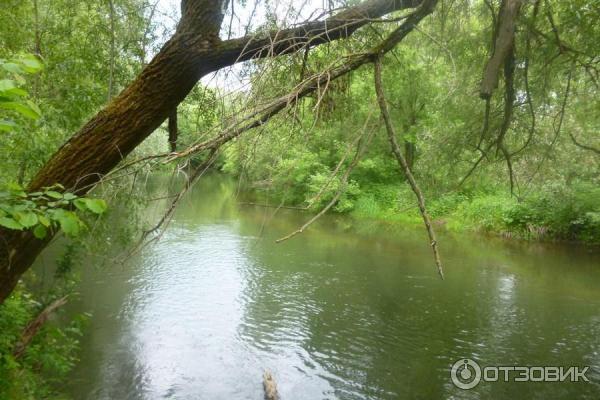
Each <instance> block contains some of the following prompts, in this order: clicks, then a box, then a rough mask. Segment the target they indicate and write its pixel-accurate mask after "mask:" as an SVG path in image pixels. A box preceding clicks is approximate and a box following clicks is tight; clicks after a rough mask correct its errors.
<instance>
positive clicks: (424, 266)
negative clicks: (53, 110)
mask: <svg viewBox="0 0 600 400" xmlns="http://www.w3.org/2000/svg"><path fill="white" fill-rule="evenodd" d="M235 189H236V187H235V184H232V183H231V182H228V181H225V180H223V179H219V178H209V179H208V180H206V181H205V182H203V183H201V184H199V185H198V186H197V187H196V188H195V189H194V191H193V193H191V194H190V196H188V198H187V199H186V200H185V201H184V202H183V203H182V204H181V206H180V208H179V210H178V212H177V214H176V216H175V218H174V220H173V222H172V223H171V225H170V227H169V229H168V231H167V232H166V234H165V236H164V237H163V239H162V240H161V241H159V242H157V243H156V244H154V245H152V246H149V247H146V248H145V249H144V250H143V251H142V252H141V253H140V254H139V255H137V256H135V257H133V258H132V259H130V260H129V262H128V263H127V265H125V266H120V265H119V266H114V267H112V268H108V269H107V268H106V267H104V268H101V269H99V268H94V267H93V266H92V265H89V266H87V267H86V269H85V271H84V273H83V281H82V283H81V286H80V292H81V299H80V301H78V302H77V303H76V304H72V305H71V306H70V307H71V308H70V310H69V312H70V313H80V312H83V311H89V312H91V313H92V314H93V318H92V319H91V321H90V326H89V327H88V329H87V330H86V333H85V336H84V337H83V339H82V352H81V361H80V362H79V364H78V366H77V368H76V370H75V372H74V373H73V376H72V384H71V386H70V388H69V390H70V392H71V393H72V395H73V396H74V397H75V398H77V399H254V400H258V399H262V398H263V397H262V396H263V392H262V380H261V376H262V373H263V371H264V370H265V369H268V370H270V371H272V372H273V375H274V376H275V379H276V381H277V383H278V386H279V391H280V394H281V397H282V399H283V400H292V399H299V400H300V399H310V400H314V399H405V398H406V399H409V398H410V399H442V398H446V399H449V398H455V399H490V398H495V399H496V398H498V399H521V398H534V399H550V398H557V399H559V398H560V399H575V398H589V399H598V398H600V374H599V373H598V371H600V290H599V289H600V255H599V254H598V253H597V252H596V253H593V252H590V251H589V250H586V249H584V248H575V247H573V246H556V245H553V246H551V245H540V244H529V245H526V244H523V243H515V242H512V243H507V242H503V241H500V240H492V239H486V238H482V237H477V236H450V235H441V238H440V242H441V251H442V256H443V259H444V261H445V268H446V280H445V281H443V282H442V281H440V279H439V278H438V277H437V275H436V272H435V271H436V270H435V266H434V264H433V262H432V257H431V254H430V251H429V248H428V246H427V242H426V239H425V235H424V232H422V231H421V230H415V229H404V230H402V229H397V228H396V229H392V228H391V227H390V226H386V225H385V224H375V223H369V222H360V223H356V222H355V223H352V221H350V220H349V219H345V218H339V217H325V218H323V219H322V220H320V221H319V222H318V223H317V224H315V225H314V226H312V227H311V228H309V230H308V231H307V232H305V233H304V234H302V235H299V236H297V237H295V238H293V239H291V240H289V241H287V242H284V243H282V244H275V243H274V239H276V238H278V237H280V236H283V235H285V234H287V233H289V232H291V231H293V230H295V229H297V227H298V226H300V225H301V224H302V222H303V221H305V220H306V219H307V218H308V216H307V215H306V214H302V213H299V212H295V211H290V210H280V211H279V212H278V213H277V215H276V216H275V217H273V218H272V214H273V212H274V209H273V208H262V207H252V206H247V205H239V204H238V203H237V201H236V199H235V198H234V194H235ZM148 212H149V213H152V212H153V211H148ZM463 357H468V358H472V359H474V360H476V361H478V362H479V363H480V364H482V365H519V364H521V365H565V366H568V365H580V366H583V365H588V366H591V367H592V369H591V371H590V372H589V373H588V377H589V378H590V380H591V382H590V383H514V382H513V383H486V382H482V383H480V384H479V385H478V386H477V387H476V388H475V389H472V390H469V391H464V390H461V389H458V388H456V387H454V386H453V385H452V383H451V380H450V374H449V371H450V366H451V365H452V364H453V363H454V362H455V361H456V360H458V359H460V358H463Z"/></svg>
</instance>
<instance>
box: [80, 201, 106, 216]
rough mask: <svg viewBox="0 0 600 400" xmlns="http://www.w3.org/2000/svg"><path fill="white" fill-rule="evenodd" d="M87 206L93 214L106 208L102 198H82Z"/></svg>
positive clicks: (100, 212)
mask: <svg viewBox="0 0 600 400" xmlns="http://www.w3.org/2000/svg"><path fill="white" fill-rule="evenodd" d="M84 201H85V205H86V206H87V208H88V209H89V210H90V211H91V212H93V213H95V214H103V213H104V212H105V211H106V209H107V208H108V207H107V205H106V202H105V201H104V200H102V199H84Z"/></svg>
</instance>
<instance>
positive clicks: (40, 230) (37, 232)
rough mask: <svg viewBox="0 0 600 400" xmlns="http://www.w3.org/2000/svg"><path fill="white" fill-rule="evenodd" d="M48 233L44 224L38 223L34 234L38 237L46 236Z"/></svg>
mask: <svg viewBox="0 0 600 400" xmlns="http://www.w3.org/2000/svg"><path fill="white" fill-rule="evenodd" d="M47 234H48V230H47V229H46V227H45V226H44V225H36V227H35V228H33V236H35V237H36V238H38V239H43V238H45V237H46V235H47Z"/></svg>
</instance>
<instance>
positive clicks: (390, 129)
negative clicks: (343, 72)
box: [375, 58, 444, 279]
mask: <svg viewBox="0 0 600 400" xmlns="http://www.w3.org/2000/svg"><path fill="white" fill-rule="evenodd" d="M375 91H376V93H377V102H378V103H379V108H380V109H381V116H382V117H383V121H384V122H385V127H386V130H387V133H388V138H389V141H390V145H391V147H392V152H393V153H394V156H395V157H396V160H397V161H398V164H400V167H401V168H402V171H403V172H404V175H406V179H407V180H408V183H409V184H410V187H411V189H412V191H413V192H414V193H415V196H416V197H417V202H418V204H419V211H420V212H421V216H422V217H423V222H424V223H425V227H426V228H427V234H428V235H429V241H430V245H431V250H432V251H433V258H434V259H435V264H436V265H437V269H438V273H439V274H440V277H441V278H442V279H444V271H443V269H442V261H441V259H440V254H439V252H438V247H437V239H436V237H435V232H434V230H433V226H432V225H431V218H430V217H429V213H428V212H427V209H426V208H425V199H424V198H423V193H422V192H421V189H420V188H419V185H418V184H417V181H416V180H415V177H414V176H413V174H412V171H411V170H410V168H409V167H408V163H407V162H406V159H405V158H404V156H403V155H402V151H401V150H400V146H398V142H397V141H396V132H395V129H394V125H393V124H392V119H391V118H390V114H389V112H388V107H387V102H386V100H385V94H384V92H383V84H382V83H381V58H377V59H376V60H375Z"/></svg>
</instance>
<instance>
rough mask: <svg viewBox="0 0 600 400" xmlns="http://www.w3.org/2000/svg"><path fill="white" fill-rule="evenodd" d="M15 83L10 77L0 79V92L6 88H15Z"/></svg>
mask: <svg viewBox="0 0 600 400" xmlns="http://www.w3.org/2000/svg"><path fill="white" fill-rule="evenodd" d="M16 87H17V85H16V84H15V81H13V80H12V79H1V80H0V92H6V91H8V90H11V89H14V88H16Z"/></svg>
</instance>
